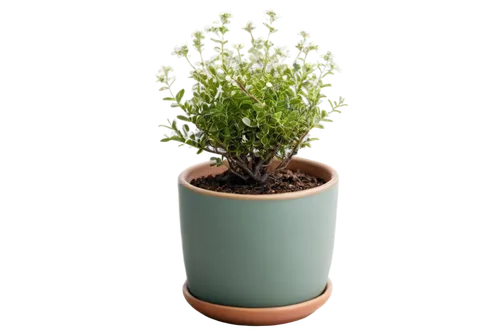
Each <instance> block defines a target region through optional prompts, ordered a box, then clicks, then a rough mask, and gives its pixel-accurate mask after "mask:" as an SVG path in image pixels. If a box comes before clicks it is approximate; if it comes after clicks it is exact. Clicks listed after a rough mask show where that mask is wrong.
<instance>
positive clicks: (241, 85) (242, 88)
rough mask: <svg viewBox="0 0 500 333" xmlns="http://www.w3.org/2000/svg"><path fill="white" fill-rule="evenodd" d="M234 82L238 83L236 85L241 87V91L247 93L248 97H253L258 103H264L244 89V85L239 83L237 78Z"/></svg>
mask: <svg viewBox="0 0 500 333" xmlns="http://www.w3.org/2000/svg"><path fill="white" fill-rule="evenodd" d="M234 82H236V84H237V85H238V87H239V88H240V89H241V91H243V92H244V93H245V95H247V96H248V97H250V98H251V99H253V100H254V101H256V102H257V103H259V104H260V105H264V103H262V102H261V101H260V100H259V99H258V98H257V97H255V96H253V95H252V94H250V93H249V92H248V91H247V90H246V89H245V87H244V86H243V84H241V82H240V81H238V80H236V79H235V80H234Z"/></svg>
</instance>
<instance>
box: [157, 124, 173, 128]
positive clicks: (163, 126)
mask: <svg viewBox="0 0 500 333" xmlns="http://www.w3.org/2000/svg"><path fill="white" fill-rule="evenodd" d="M167 127H170V125H169V124H168V123H159V124H158V125H156V128H167Z"/></svg>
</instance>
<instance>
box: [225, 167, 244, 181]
mask: <svg viewBox="0 0 500 333" xmlns="http://www.w3.org/2000/svg"><path fill="white" fill-rule="evenodd" d="M229 171H231V172H232V173H233V174H235V175H236V176H238V177H240V178H241V179H243V180H244V181H247V179H248V177H245V176H243V175H241V174H239V173H238V172H236V171H234V170H233V169H231V168H229Z"/></svg>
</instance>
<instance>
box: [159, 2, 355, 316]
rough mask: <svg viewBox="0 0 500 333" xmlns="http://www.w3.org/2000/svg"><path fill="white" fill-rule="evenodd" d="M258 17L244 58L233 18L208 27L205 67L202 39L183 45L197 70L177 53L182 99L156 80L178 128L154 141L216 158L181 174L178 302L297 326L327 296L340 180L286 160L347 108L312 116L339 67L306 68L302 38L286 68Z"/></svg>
mask: <svg viewBox="0 0 500 333" xmlns="http://www.w3.org/2000/svg"><path fill="white" fill-rule="evenodd" d="M265 14H266V21H265V22H264V26H265V27H266V29H267V37H266V38H256V37H255V36H254V29H255V26H254V24H253V23H251V22H249V23H248V24H247V25H246V26H245V27H244V28H243V29H244V30H246V31H247V32H248V33H249V38H250V41H251V46H250V48H249V49H248V52H247V53H246V55H245V54H244V53H243V49H244V46H243V45H242V44H232V49H231V48H230V47H229V44H228V40H227V39H226V34H227V32H228V31H229V29H228V24H229V23H230V22H229V19H230V18H231V14H230V13H222V14H220V15H219V18H220V21H218V22H215V23H214V24H213V25H212V26H210V27H208V28H206V32H207V33H210V34H211V35H212V38H210V39H211V40H212V41H213V42H214V43H215V52H216V55H215V56H214V57H212V58H209V59H208V58H206V56H205V54H204V53H203V47H204V42H205V33H203V32H201V31H195V32H194V33H193V35H192V36H193V47H194V50H196V51H197V53H198V55H197V57H199V61H198V62H196V63H195V62H194V61H193V60H190V53H189V52H190V51H189V49H188V47H187V46H186V45H183V46H180V47H176V48H175V50H174V52H173V54H175V55H177V56H178V57H180V58H184V59H186V60H187V61H188V63H189V65H190V66H191V67H192V71H191V73H190V78H192V79H193V80H194V81H195V83H194V86H193V88H192V97H191V98H190V99H187V100H186V99H185V98H184V89H182V90H180V91H177V92H176V93H174V92H173V90H172V89H173V87H172V86H173V83H174V81H175V77H173V76H171V71H172V68H171V67H162V69H161V70H160V73H159V75H157V78H158V81H159V82H161V83H162V87H161V88H160V91H167V92H168V93H169V94H170V96H168V97H165V98H164V100H167V101H172V104H171V106H172V107H174V108H180V109H181V110H182V111H183V114H182V115H179V116H177V118H178V120H181V121H183V122H184V124H183V125H180V124H179V123H178V122H177V121H176V120H173V121H169V122H168V125H162V126H165V127H167V128H168V129H170V130H171V131H172V133H171V135H170V136H165V138H164V139H162V140H161V141H162V142H168V141H177V142H180V143H181V145H187V146H191V147H194V148H196V150H197V153H198V154H200V153H202V152H209V153H212V154H214V155H216V156H213V157H211V158H210V161H209V162H206V163H202V164H198V165H195V166H192V167H190V168H188V169H186V170H185V171H184V172H182V173H181V175H180V176H179V205H180V219H181V232H182V244H183V253H184V262H185V268H186V274H187V282H186V284H185V285H184V296H185V297H186V299H187V301H188V302H189V303H190V304H191V305H192V306H193V307H194V308H195V309H197V310H198V311H200V312H201V313H203V314H205V315H207V316H209V317H212V318H215V319H218V320H221V321H225V322H230V323H236V324H247V325H271V324H280V323H285V322H290V321H294V320H298V319H301V318H304V317H305V316H307V315H309V314H311V313H312V312H314V311H315V310H316V309H317V308H319V307H320V306H321V305H322V304H324V302H326V300H327V299H328V297H329V296H330V293H331V282H329V279H328V272H329V269H330V264H331V258H332V252H333V241H334V232H335V216H336V205H337V189H338V175H337V173H336V172H335V170H333V169H332V168H330V167H329V166H327V165H324V164H322V163H319V162H315V161H310V160H306V159H302V158H297V157H294V156H295V155H296V154H297V152H298V151H299V149H301V148H304V147H310V144H311V142H312V141H314V140H316V139H315V138H312V137H310V136H309V133H310V131H311V130H313V129H314V128H323V125H322V124H323V123H324V122H328V121H331V120H330V119H329V116H330V115H331V114H332V113H333V112H339V110H338V109H339V108H340V107H342V106H344V105H345V104H344V99H343V98H342V97H341V98H339V100H338V102H333V103H332V102H331V101H330V100H328V102H329V103H323V104H321V106H320V103H321V102H322V101H323V100H324V99H325V98H326V96H325V95H324V94H323V93H322V92H323V89H324V88H327V87H329V86H331V85H330V84H328V83H325V78H327V77H328V76H330V75H333V74H334V71H335V70H337V69H338V68H337V65H336V64H335V63H334V61H333V56H332V54H331V53H330V52H326V53H325V54H323V55H321V56H319V59H317V60H316V61H314V62H308V58H309V59H311V54H312V52H313V51H316V50H317V49H318V46H317V45H315V44H313V43H311V42H309V41H308V38H309V35H308V34H307V33H306V32H304V31H302V32H300V36H301V40H300V41H299V42H298V44H297V46H296V48H297V49H298V54H297V55H296V56H295V57H293V61H292V62H291V63H290V64H287V62H286V58H287V56H288V53H287V51H286V49H285V48H283V47H274V44H273V42H272V41H271V36H272V35H273V34H274V33H276V32H277V29H276V28H275V25H274V23H275V21H276V19H277V18H278V15H277V14H276V13H275V12H274V11H271V10H270V11H267V12H266V13H265ZM325 104H326V105H325ZM325 106H328V108H326V107H325Z"/></svg>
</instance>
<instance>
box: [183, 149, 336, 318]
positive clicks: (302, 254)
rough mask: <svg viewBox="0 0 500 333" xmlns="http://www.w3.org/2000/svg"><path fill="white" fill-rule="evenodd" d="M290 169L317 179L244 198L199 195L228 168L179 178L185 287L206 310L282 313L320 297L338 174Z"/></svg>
mask: <svg viewBox="0 0 500 333" xmlns="http://www.w3.org/2000/svg"><path fill="white" fill-rule="evenodd" d="M288 168H289V169H291V170H300V171H302V172H304V173H307V174H310V175H313V176H316V177H319V178H322V179H324V180H325V181H326V184H323V185H321V186H318V187H316V188H312V189H309V190H304V191H299V192H292V193H284V194H269V195H242V194H230V193H220V192H214V191H208V190H204V189H201V188H198V187H195V186H193V185H191V184H190V181H191V180H192V179H195V178H199V177H202V176H207V175H210V174H218V173H221V172H223V171H225V170H226V169H225V167H224V166H221V167H210V165H209V163H208V162H207V163H201V164H198V165H195V166H192V167H190V168H188V169H186V170H185V171H184V172H182V173H181V174H180V176H179V206H180V220H181V233H182V247H183V253H184V264H185V268H186V275H187V288H188V289H189V292H190V293H191V295H192V296H193V297H194V298H196V299H198V300H201V301H204V302H208V303H211V304H217V305H223V306H231V307H242V308H271V307H284V306H289V305H293V304H298V303H302V302H307V301H309V300H312V299H314V298H317V297H319V296H320V295H321V294H322V293H323V292H324V291H325V287H326V285H327V282H328V273H329V270H330V265H331V260H332V254H333V243H334V235H335V217H336V210H337V192H338V175H337V172H336V171H335V170H333V169H332V168H330V167H329V166H327V165H325V164H322V163H318V162H314V161H310V160H307V159H303V158H297V157H295V158H293V159H292V161H291V162H290V163H289V166H288Z"/></svg>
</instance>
